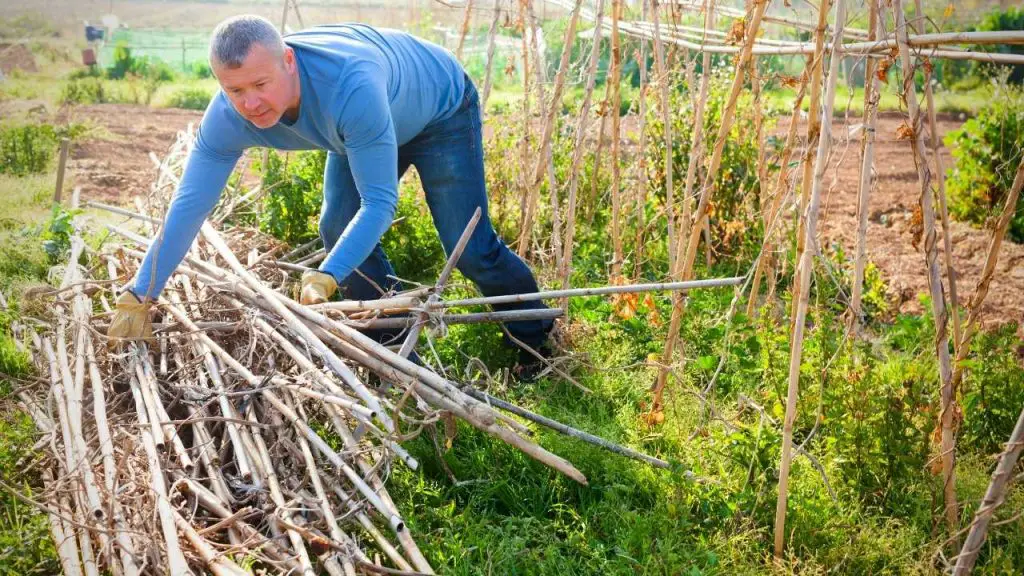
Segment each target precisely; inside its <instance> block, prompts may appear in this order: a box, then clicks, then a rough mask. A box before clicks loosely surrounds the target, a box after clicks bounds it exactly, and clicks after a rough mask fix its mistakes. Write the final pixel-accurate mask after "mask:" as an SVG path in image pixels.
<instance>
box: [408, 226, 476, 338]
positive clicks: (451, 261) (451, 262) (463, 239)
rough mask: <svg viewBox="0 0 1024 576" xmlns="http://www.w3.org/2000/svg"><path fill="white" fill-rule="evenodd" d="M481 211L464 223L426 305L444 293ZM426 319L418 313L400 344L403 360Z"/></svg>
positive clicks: (422, 314)
mask: <svg viewBox="0 0 1024 576" xmlns="http://www.w3.org/2000/svg"><path fill="white" fill-rule="evenodd" d="M481 215H482V211H481V209H480V207H479V206H477V208H476V210H474V211H473V215H472V216H471V217H470V218H469V222H467V223H466V227H465V228H464V229H463V230H462V234H461V235H460V236H459V239H458V241H457V242H456V243H455V247H454V248H452V253H451V254H450V255H449V256H448V260H447V261H446V262H445V264H444V268H443V269H442V270H441V274H440V275H439V276H438V277H437V282H436V283H435V284H434V293H433V294H431V295H430V297H428V298H427V304H428V305H429V304H433V303H436V302H438V301H439V300H440V298H441V293H442V292H443V291H444V287H445V285H446V284H447V283H448V279H449V278H450V277H451V274H452V272H453V271H454V270H455V266H456V265H458V262H459V258H461V257H462V252H463V251H465V249H466V246H467V245H468V244H469V240H470V238H472V237H473V232H474V231H475V230H476V226H477V224H478V223H479V222H480V217H481ZM426 319H427V313H426V312H420V313H419V315H418V316H417V323H416V324H414V325H413V327H412V328H411V329H410V330H409V334H408V335H407V336H406V337H405V341H404V342H402V348H401V349H400V350H399V352H398V354H399V355H400V356H402V357H404V358H408V357H409V355H410V354H412V351H413V348H415V347H416V342H417V341H418V339H419V335H420V329H421V328H422V326H423V324H422V323H423V322H424V321H425V320H426Z"/></svg>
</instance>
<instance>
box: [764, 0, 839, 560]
mask: <svg viewBox="0 0 1024 576" xmlns="http://www.w3.org/2000/svg"><path fill="white" fill-rule="evenodd" d="M822 9H824V7H822ZM835 19H836V22H835V27H836V32H835V35H834V36H833V41H832V49H831V56H830V58H829V72H828V78H827V79H826V84H825V102H824V107H823V108H822V111H821V130H822V131H821V134H820V138H818V149H817V155H816V157H815V161H814V177H813V179H812V181H811V191H810V192H811V193H810V198H809V203H808V205H807V214H806V216H804V219H805V226H804V234H805V237H804V242H803V250H802V251H801V252H800V263H799V266H798V268H797V272H796V274H797V276H799V277H800V281H799V283H795V284H796V286H799V289H800V292H799V293H798V294H799V297H798V298H796V301H797V304H796V317H795V320H794V322H793V336H792V342H791V344H790V353H789V389H788V393H787V396H786V419H785V421H784V422H783V429H782V463H781V465H780V467H779V498H778V501H777V504H776V507H775V557H776V558H781V557H782V549H783V545H784V543H785V537H786V532H785V530H786V502H787V497H788V489H789V467H790V463H791V460H792V444H793V423H794V421H795V420H796V409H797V406H796V402H797V391H798V389H799V385H800V364H801V361H802V358H803V343H804V341H803V339H804V328H805V319H806V317H807V301H808V297H809V295H810V292H811V272H812V268H813V266H814V254H815V253H816V252H817V248H816V242H815V236H816V234H817V228H818V209H819V206H820V204H821V189H822V187H823V185H824V182H823V181H824V179H825V171H826V170H827V169H828V159H829V158H828V157H829V148H830V146H831V144H832V109H833V106H834V104H835V97H836V81H837V80H838V77H839V63H840V60H841V59H842V55H841V53H840V51H839V48H840V44H841V43H842V36H843V33H842V31H843V28H844V27H845V26H846V0H837V2H836V16H835ZM796 295H797V293H794V296H796Z"/></svg>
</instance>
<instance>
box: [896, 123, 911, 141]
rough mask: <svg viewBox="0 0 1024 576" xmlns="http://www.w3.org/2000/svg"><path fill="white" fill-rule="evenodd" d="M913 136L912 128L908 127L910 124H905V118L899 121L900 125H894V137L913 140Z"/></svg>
mask: <svg viewBox="0 0 1024 576" xmlns="http://www.w3.org/2000/svg"><path fill="white" fill-rule="evenodd" d="M913 138H914V129H913V128H911V127H910V124H907V121H906V120H904V121H903V122H900V125H899V126H897V127H896V139H897V140H913Z"/></svg>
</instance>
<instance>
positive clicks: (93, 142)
mask: <svg viewBox="0 0 1024 576" xmlns="http://www.w3.org/2000/svg"><path fill="white" fill-rule="evenodd" d="M62 116H63V118H62V119H67V120H69V121H72V122H83V123H86V124H87V125H92V126H95V127H97V129H96V130H95V134H94V135H93V136H91V137H89V138H84V139H82V140H80V141H79V142H77V143H76V144H75V145H74V146H72V148H71V152H70V159H69V161H68V170H69V171H70V173H71V174H73V175H74V178H75V183H76V185H78V186H81V188H82V198H83V199H90V200H97V201H101V202H114V203H119V204H121V203H128V202H130V200H131V198H132V197H133V196H135V195H137V194H145V193H147V192H148V191H149V186H150V184H152V183H153V182H154V181H155V180H156V165H155V164H153V161H152V160H150V158H149V153H150V152H153V153H155V154H156V155H157V157H160V158H162V157H163V156H164V153H165V152H166V151H167V149H168V148H169V147H170V146H171V144H173V143H174V140H175V136H176V135H177V133H178V131H179V130H183V129H184V128H186V127H187V126H188V124H189V123H190V122H192V123H195V124H196V125H197V126H198V123H199V120H200V119H201V118H202V117H203V114H202V112H198V111H194V110H178V109H174V108H149V107H147V106H137V105H129V104H98V105H93V106H76V107H73V108H70V109H68V110H67V111H66V112H64V113H63V115H62Z"/></svg>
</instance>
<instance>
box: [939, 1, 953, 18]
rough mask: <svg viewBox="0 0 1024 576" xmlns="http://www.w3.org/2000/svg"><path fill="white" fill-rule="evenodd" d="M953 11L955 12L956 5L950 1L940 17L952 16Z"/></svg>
mask: <svg viewBox="0 0 1024 576" xmlns="http://www.w3.org/2000/svg"><path fill="white" fill-rule="evenodd" d="M954 12H956V6H953V3H952V2H950V3H949V4H948V5H946V9H945V10H943V11H942V17H943V18H946V19H949V18H951V17H952V16H953V13H954Z"/></svg>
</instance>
